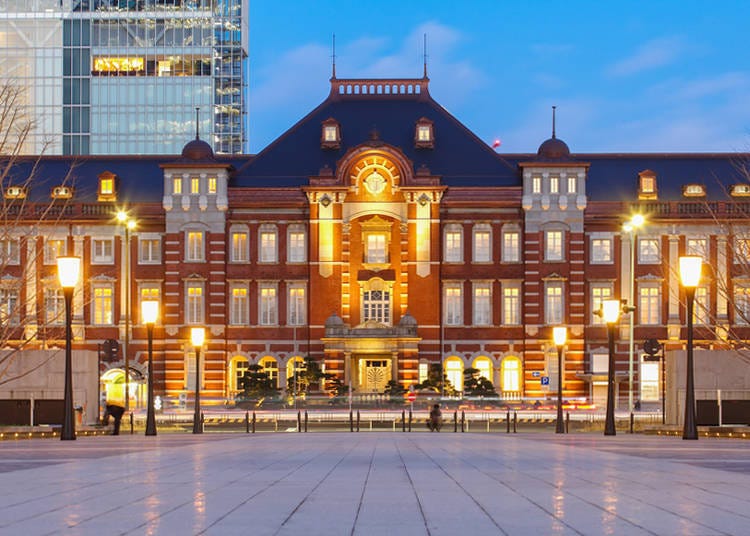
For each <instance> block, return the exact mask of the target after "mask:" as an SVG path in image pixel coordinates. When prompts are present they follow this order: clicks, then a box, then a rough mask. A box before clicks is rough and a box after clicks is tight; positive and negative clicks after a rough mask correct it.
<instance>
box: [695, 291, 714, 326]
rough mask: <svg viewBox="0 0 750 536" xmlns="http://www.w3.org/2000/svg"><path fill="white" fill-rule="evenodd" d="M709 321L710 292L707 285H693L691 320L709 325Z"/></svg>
mask: <svg viewBox="0 0 750 536" xmlns="http://www.w3.org/2000/svg"><path fill="white" fill-rule="evenodd" d="M710 321H711V292H710V290H709V288H708V285H699V286H697V287H695V300H694V301H693V322H694V323H695V324H700V325H706V326H707V325H709V324H710Z"/></svg>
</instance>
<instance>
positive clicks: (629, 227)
mask: <svg viewBox="0 0 750 536" xmlns="http://www.w3.org/2000/svg"><path fill="white" fill-rule="evenodd" d="M645 221H646V219H645V218H644V217H643V214H633V215H632V216H631V217H630V219H629V220H628V221H626V222H625V224H624V225H623V226H622V229H623V231H625V232H626V233H629V234H630V294H629V296H630V307H629V308H628V311H627V312H629V313H630V325H629V326H628V328H629V329H628V337H629V339H628V411H629V412H631V413H632V411H633V353H634V352H633V322H634V316H635V313H634V311H635V240H636V233H637V231H638V229H639V228H640V227H642V226H643V224H644V222H645Z"/></svg>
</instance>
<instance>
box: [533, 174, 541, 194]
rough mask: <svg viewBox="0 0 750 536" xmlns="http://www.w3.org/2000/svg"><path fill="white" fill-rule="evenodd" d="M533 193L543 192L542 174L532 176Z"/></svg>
mask: <svg viewBox="0 0 750 536" xmlns="http://www.w3.org/2000/svg"><path fill="white" fill-rule="evenodd" d="M531 193H532V194H541V193H542V176H541V175H532V176H531Z"/></svg>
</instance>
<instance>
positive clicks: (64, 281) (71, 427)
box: [57, 257, 81, 440]
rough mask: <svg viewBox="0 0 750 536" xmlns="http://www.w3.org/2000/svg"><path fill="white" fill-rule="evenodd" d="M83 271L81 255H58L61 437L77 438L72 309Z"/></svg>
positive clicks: (63, 438) (66, 438)
mask: <svg viewBox="0 0 750 536" xmlns="http://www.w3.org/2000/svg"><path fill="white" fill-rule="evenodd" d="M80 273H81V259H80V258H79V257H58V258H57V277H58V279H59V280H60V286H61V287H62V289H63V296H64V298H65V391H64V393H63V412H64V414H63V424H62V430H61V432H60V439H62V440H70V439H75V438H76V425H75V420H74V419H73V371H72V368H73V358H72V349H71V341H72V339H73V328H72V318H73V317H72V309H73V290H74V289H75V286H76V283H77V282H78V277H79V275H80Z"/></svg>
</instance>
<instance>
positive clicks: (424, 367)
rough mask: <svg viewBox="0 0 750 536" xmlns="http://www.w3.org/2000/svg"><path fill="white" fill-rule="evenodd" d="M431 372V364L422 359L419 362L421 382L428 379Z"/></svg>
mask: <svg viewBox="0 0 750 536" xmlns="http://www.w3.org/2000/svg"><path fill="white" fill-rule="evenodd" d="M429 373H430V364H429V363H425V362H424V361H420V362H419V379H418V381H419V383H423V382H425V381H427V379H428V378H429Z"/></svg>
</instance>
